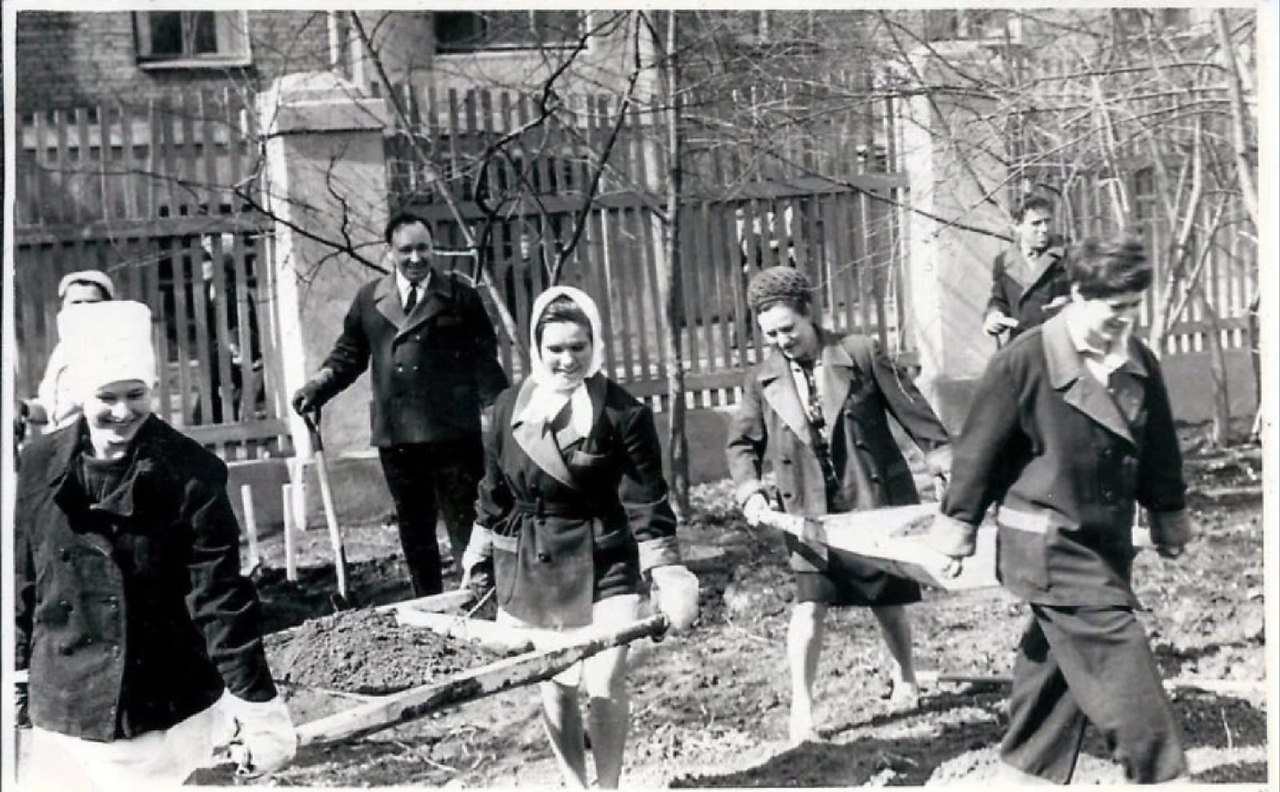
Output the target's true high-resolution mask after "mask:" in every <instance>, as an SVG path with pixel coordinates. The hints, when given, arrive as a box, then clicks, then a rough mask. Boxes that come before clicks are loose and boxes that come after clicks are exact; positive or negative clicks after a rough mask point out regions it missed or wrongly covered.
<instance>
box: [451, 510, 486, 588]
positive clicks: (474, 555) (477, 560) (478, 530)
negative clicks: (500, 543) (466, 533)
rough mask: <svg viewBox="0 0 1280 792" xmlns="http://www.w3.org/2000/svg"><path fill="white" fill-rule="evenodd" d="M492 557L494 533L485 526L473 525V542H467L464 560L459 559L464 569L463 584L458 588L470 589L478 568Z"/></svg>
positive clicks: (463, 555) (463, 552)
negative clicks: (473, 575)
mask: <svg viewBox="0 0 1280 792" xmlns="http://www.w3.org/2000/svg"><path fill="white" fill-rule="evenodd" d="M492 557H493V532H492V531H490V530H489V529H488V528H485V527H484V526H483V525H473V526H472V527H471V540H470V541H468V542H467V549H466V550H463V551H462V558H460V559H458V566H459V567H461V568H462V582H461V583H460V584H459V585H458V588H463V589H465V588H470V587H471V582H472V581H471V578H472V574H473V573H474V572H475V569H476V567H477V566H479V565H480V564H482V563H484V562H485V561H488V560H489V559H490V558H492Z"/></svg>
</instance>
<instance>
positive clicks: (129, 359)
mask: <svg viewBox="0 0 1280 792" xmlns="http://www.w3.org/2000/svg"><path fill="white" fill-rule="evenodd" d="M58 330H59V333H60V334H61V338H60V339H59V342H60V343H61V344H62V347H63V349H64V351H65V354H66V356H67V365H68V373H69V374H70V377H71V383H72V386H71V387H72V392H73V393H74V394H75V396H76V399H77V401H82V400H83V398H84V397H85V396H87V395H89V394H91V393H92V392H93V391H95V390H96V389H97V388H100V387H102V386H103V385H106V384H108V383H112V382H119V381H124V380H139V381H141V382H144V383H146V385H147V387H149V388H154V387H155V386H156V358H155V350H154V349H153V347H152V345H151V331H152V327H151V309H150V308H148V307H147V306H145V305H143V304H142V303H139V302H133V301H131V300H112V301H109V302H96V303H82V304H79V305H71V306H68V307H67V308H66V309H64V310H63V311H62V312H61V313H60V314H59V315H58Z"/></svg>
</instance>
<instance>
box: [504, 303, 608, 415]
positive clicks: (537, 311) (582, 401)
mask: <svg viewBox="0 0 1280 792" xmlns="http://www.w3.org/2000/svg"><path fill="white" fill-rule="evenodd" d="M558 297H568V298H569V299H571V300H573V302H574V304H575V305H577V306H578V307H579V308H580V309H582V312H583V313H584V314H586V315H587V321H588V322H589V323H590V325H591V362H590V364H589V365H588V366H587V368H586V370H585V371H584V372H583V375H582V379H580V380H578V381H577V382H576V383H574V384H572V385H571V386H569V387H568V388H567V389H566V388H564V386H563V385H562V384H561V383H559V382H557V381H556V379H555V377H554V376H553V375H552V373H551V369H550V367H548V366H547V364H546V362H545V361H543V359H542V349H541V345H540V344H539V343H538V338H537V335H538V332H537V330H538V320H539V319H540V318H542V314H543V312H544V311H546V310H547V306H548V305H550V304H551V301H552V300H555V299H556V298H558ZM529 360H530V364H531V370H530V372H529V378H530V379H531V380H532V381H533V383H534V388H535V390H534V392H533V394H532V395H531V396H530V398H529V401H528V403H527V404H526V405H525V408H524V410H523V411H522V412H521V414H520V415H518V416H516V418H517V420H523V421H540V422H543V423H549V422H550V421H551V420H552V419H553V418H555V417H556V415H558V414H559V413H560V411H561V410H562V409H564V405H565V404H566V403H569V404H571V406H570V413H571V420H572V422H573V425H574V428H575V429H576V430H577V431H578V433H579V434H581V435H586V434H587V433H588V432H590V431H591V397H590V396H589V395H588V394H587V388H586V381H587V380H588V379H590V378H591V377H592V376H594V375H595V374H596V373H597V372H598V371H600V369H601V367H603V365H604V339H603V338H602V337H601V328H600V310H599V309H598V308H597V307H596V303H595V301H594V300H592V299H591V298H590V297H589V296H588V295H587V293H586V292H584V291H582V290H581V289H575V288H574V287H572V286H552V287H551V288H550V289H547V290H546V291H544V292H543V293H542V294H539V295H538V298H537V299H536V300H534V302H533V312H532V316H531V317H530V320H529Z"/></svg>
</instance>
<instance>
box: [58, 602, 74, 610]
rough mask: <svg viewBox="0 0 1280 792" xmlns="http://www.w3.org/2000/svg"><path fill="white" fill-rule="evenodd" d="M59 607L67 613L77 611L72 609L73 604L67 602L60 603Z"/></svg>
mask: <svg viewBox="0 0 1280 792" xmlns="http://www.w3.org/2000/svg"><path fill="white" fill-rule="evenodd" d="M58 607H60V608H62V609H63V610H64V611H66V612H67V613H70V612H71V611H73V610H75V609H74V608H72V607H71V603H70V602H67V601H66V600H63V601H61V602H59V603H58Z"/></svg>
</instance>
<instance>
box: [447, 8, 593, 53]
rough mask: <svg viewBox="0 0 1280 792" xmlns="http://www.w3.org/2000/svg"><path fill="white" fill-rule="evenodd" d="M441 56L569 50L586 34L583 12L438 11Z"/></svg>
mask: <svg viewBox="0 0 1280 792" xmlns="http://www.w3.org/2000/svg"><path fill="white" fill-rule="evenodd" d="M433 16H434V21H435V31H436V49H437V50H438V51H439V52H478V51H481V50H519V49H539V48H569V47H576V46H578V43H579V41H580V40H581V38H582V34H583V12H581V11H529V10H526V11H438V12H436V13H435V14H434V15H433Z"/></svg>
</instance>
